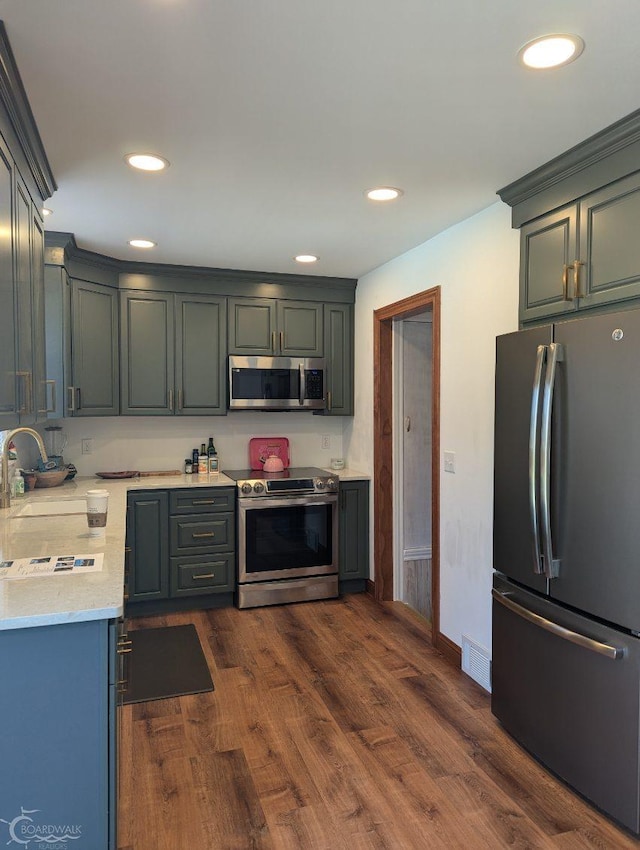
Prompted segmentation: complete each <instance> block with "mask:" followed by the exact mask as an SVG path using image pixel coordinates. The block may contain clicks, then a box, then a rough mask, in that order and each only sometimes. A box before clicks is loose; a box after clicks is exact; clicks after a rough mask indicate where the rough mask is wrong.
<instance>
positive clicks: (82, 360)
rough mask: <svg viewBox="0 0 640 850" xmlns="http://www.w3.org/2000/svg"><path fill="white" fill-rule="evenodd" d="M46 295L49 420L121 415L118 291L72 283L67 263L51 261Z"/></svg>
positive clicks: (83, 282) (89, 284)
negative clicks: (58, 263) (53, 262)
mask: <svg viewBox="0 0 640 850" xmlns="http://www.w3.org/2000/svg"><path fill="white" fill-rule="evenodd" d="M44 294H45V305H46V311H45V312H46V323H45V332H46V352H47V382H46V383H47V386H48V391H49V398H50V400H49V408H48V411H49V416H50V418H52V419H61V418H62V417H66V416H117V415H118V414H119V413H120V376H119V372H118V362H119V341H118V292H117V290H116V289H113V288H112V287H109V286H102V285H100V284H95V283H88V282H86V281H82V280H73V281H72V280H70V279H69V276H68V274H67V271H66V269H65V267H64V266H60V265H54V264H47V265H46V267H45V271H44Z"/></svg>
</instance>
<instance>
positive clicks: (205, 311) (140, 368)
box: [120, 291, 226, 416]
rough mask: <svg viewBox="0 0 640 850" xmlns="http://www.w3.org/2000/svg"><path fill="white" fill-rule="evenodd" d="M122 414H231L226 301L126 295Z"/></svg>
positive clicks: (155, 294)
mask: <svg viewBox="0 0 640 850" xmlns="http://www.w3.org/2000/svg"><path fill="white" fill-rule="evenodd" d="M120 299H121V300H120V328H121V351H122V364H121V366H122V368H121V399H122V413H123V414H128V415H144V416H154V415H156V416H163V415H164V416H173V415H174V414H178V415H216V414H226V382H225V368H224V367H225V351H226V299H224V298H219V297H217V296H209V295H174V294H173V293H162V292H146V291H145V292H137V291H123V292H121V293H120Z"/></svg>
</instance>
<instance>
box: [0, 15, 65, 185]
mask: <svg viewBox="0 0 640 850" xmlns="http://www.w3.org/2000/svg"><path fill="white" fill-rule="evenodd" d="M0 102H1V103H2V105H3V106H4V108H5V110H6V113H7V116H8V118H9V121H10V122H11V126H12V128H13V132H14V133H15V135H16V138H17V139H18V142H19V143H20V147H21V148H22V152H23V154H24V157H25V159H26V161H27V164H28V165H29V169H30V171H31V174H32V175H33V179H34V180H35V183H36V186H37V188H38V191H39V192H40V195H41V197H42V200H46V199H47V198H50V197H51V195H53V193H54V192H55V190H56V189H57V188H58V186H57V184H56V181H55V178H54V176H53V171H52V170H51V166H50V165H49V160H48V159H47V154H46V153H45V149H44V145H43V144H42V139H41V138H40V133H39V132H38V127H37V125H36V121H35V118H34V117H33V112H32V111H31V107H30V106H29V101H28V99H27V93H26V92H25V90H24V86H23V84H22V79H21V77H20V72H19V71H18V66H17V65H16V60H15V58H14V55H13V51H12V49H11V45H10V43H9V38H8V36H7V30H6V29H5V26H4V23H3V22H2V21H0Z"/></svg>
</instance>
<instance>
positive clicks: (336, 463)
mask: <svg viewBox="0 0 640 850" xmlns="http://www.w3.org/2000/svg"><path fill="white" fill-rule="evenodd" d="M331 469H344V458H342V457H332V458H331Z"/></svg>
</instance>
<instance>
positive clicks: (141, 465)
mask: <svg viewBox="0 0 640 850" xmlns="http://www.w3.org/2000/svg"><path fill="white" fill-rule="evenodd" d="M55 424H59V425H62V428H63V431H64V433H65V434H66V435H67V437H68V444H67V447H66V448H65V450H64V459H65V461H66V462H67V463H73V464H75V465H76V467H77V468H78V472H79V474H80V475H91V474H93V473H94V472H115V471H117V470H123V469H136V470H154V469H182V468H183V467H184V460H185V458H187V457H190V455H191V451H192V449H194V448H200V444H201V443H203V442H205V443H206V442H207V440H208V438H209V437H210V436H212V437H213V438H214V442H215V445H216V449H217V450H218V454H219V457H220V468H221V469H223V470H224V469H225V468H226V469H244V468H246V467H247V466H248V465H249V439H250V438H251V437H276V436H278V437H288V439H289V444H290V445H289V450H290V455H291V463H292V465H294V466H329V463H330V461H331V458H332V457H342V428H343V421H342V417H339V416H314V415H313V414H312V413H307V412H298V411H295V412H292V413H264V412H262V413H249V412H244V411H237V412H235V413H230V414H228V415H227V416H143V417H139V416H119V417H109V416H105V417H101V418H93V417H91V418H86V419H82V418H77V419H74V418H71V419H65V420H60V421H59V422H56V423H55ZM38 430H39V431H40V432H41V433H43V431H42V428H41V427H40V426H38ZM322 434H326V435H328V436H329V443H330V448H328V449H322V448H321V435H322ZM85 437H89V438H91V439H92V440H93V453H92V454H90V455H83V454H82V451H81V441H82V439H83V438H85ZM16 444H17V446H18V454H19V459H20V463H21V465H24V466H26V465H27V463H28V459H29V462H30V461H31V460H32V459H35V455H34V451H33V450H34V448H35V444H34V443H33V441H32V440H30V439H28V438H26V439H25V438H24V437H21V438H16Z"/></svg>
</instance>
